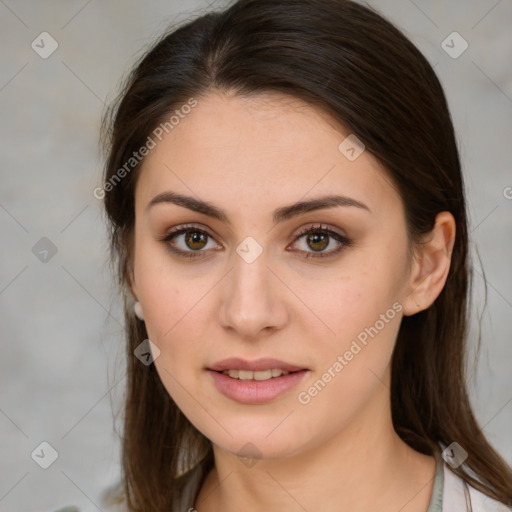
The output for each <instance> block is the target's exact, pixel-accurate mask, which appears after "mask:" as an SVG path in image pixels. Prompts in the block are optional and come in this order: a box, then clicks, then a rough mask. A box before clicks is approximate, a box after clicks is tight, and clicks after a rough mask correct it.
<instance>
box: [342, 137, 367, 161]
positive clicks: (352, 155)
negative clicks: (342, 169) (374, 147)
mask: <svg viewBox="0 0 512 512" xmlns="http://www.w3.org/2000/svg"><path fill="white" fill-rule="evenodd" d="M338 149H339V151H340V153H341V154H342V155H343V156H345V158H346V159H347V160H350V161H351V162H353V161H354V160H357V159H358V158H359V157H360V156H361V155H362V153H363V152H364V150H365V149H366V146H365V145H364V144H363V142H362V141H361V140H360V139H359V137H357V136H356V135H354V134H353V133H352V134H350V135H349V136H348V137H347V138H346V139H344V140H343V141H342V142H341V144H340V145H339V146H338Z"/></svg>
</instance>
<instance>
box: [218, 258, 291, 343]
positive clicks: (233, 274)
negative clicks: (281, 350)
mask: <svg viewBox="0 0 512 512" xmlns="http://www.w3.org/2000/svg"><path fill="white" fill-rule="evenodd" d="M233 260H234V264H233V268H232V269H231V271H230V272H229V273H228V275H227V276H226V277H225V279H226V280H227V284H225V285H224V288H223V293H222V297H221V305H220V311H219V322H220V323H221V325H222V326H223V327H224V328H226V329H230V330H232V331H233V332H234V333H236V335H237V336H238V337H240V338H243V339H245V340H253V341H254V340H256V339H258V338H259V337H261V336H263V335H264V333H268V332H270V331H275V330H279V329H282V328H283V327H284V326H285V325H286V323H287V322H288V320H289V304H288V300H289V299H290V292H289V291H288V289H287V288H286V286H285V285H284V284H283V282H282V278H281V279H280V278H279V276H278V274H279V272H277V271H276V270H274V269H272V268H270V266H269V261H268V258H267V257H266V254H265V251H263V253H262V254H261V255H260V256H259V257H258V258H257V259H256V260H255V261H253V262H251V263H248V262H246V261H245V260H244V259H243V258H242V257H240V256H239V255H238V254H234V255H233Z"/></svg>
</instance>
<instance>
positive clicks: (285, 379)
mask: <svg viewBox="0 0 512 512" xmlns="http://www.w3.org/2000/svg"><path fill="white" fill-rule="evenodd" d="M266 361H269V360H266ZM271 367H272V368H280V366H279V365H277V366H271ZM232 368H233V367H232ZM267 368H269V367H268V366H267ZM236 369H244V368H240V367H236ZM283 369H284V368H283ZM253 371H258V370H253ZM292 371H293V372H294V373H289V374H288V375H281V376H280V377H274V378H272V379H268V380H239V379H233V378H232V377H230V376H229V375H224V374H223V373H219V372H218V371H214V370H211V369H208V373H209V374H210V375H211V376H212V378H213V381H214V383H215V385H216V387H217V389H218V390H219V391H220V392H221V393H222V394H223V395H224V396H226V397H228V398H230V399H231V400H234V401H236V402H239V403H242V404H249V405H257V404H264V403H266V402H270V401H271V400H274V399H275V398H277V397H278V396H280V395H282V394H284V393H285V392H286V391H289V390H290V389H291V388H293V387H295V386H296V385H297V384H298V383H299V382H300V381H301V380H302V379H303V378H304V376H305V375H306V374H307V373H309V370H306V369H301V370H298V371H295V370H292Z"/></svg>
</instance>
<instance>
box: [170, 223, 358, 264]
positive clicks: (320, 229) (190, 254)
mask: <svg viewBox="0 0 512 512" xmlns="http://www.w3.org/2000/svg"><path fill="white" fill-rule="evenodd" d="M190 231H193V232H197V233H202V234H205V235H207V236H208V237H210V238H212V239H213V238H214V237H213V236H212V235H211V234H210V233H209V232H208V231H206V230H204V229H200V228H198V227H197V226H195V225H193V224H187V225H184V226H180V227H178V228H176V229H173V230H172V231H170V232H169V233H167V234H166V235H165V237H164V238H162V239H160V241H161V242H163V243H165V244H166V245H167V246H168V247H169V250H171V251H172V252H173V253H174V254H176V255H177V256H179V257H181V258H201V257H202V256H201V255H200V254H199V253H201V252H205V251H203V250H198V251H183V250H181V249H176V248H175V247H173V246H172V244H171V243H170V242H171V240H172V239H173V238H175V237H177V236H179V235H182V234H183V233H188V232H190ZM310 233H321V234H326V235H329V236H330V237H332V238H334V239H335V240H336V241H337V242H338V243H339V244H340V246H339V247H338V248H337V249H333V250H331V251H328V252H326V253H322V252H318V253H315V252H309V251H299V252H302V253H304V257H305V258H328V257H331V256H334V255H336V254H338V253H339V252H341V251H342V250H343V248H344V247H350V246H351V245H352V241H351V240H349V239H348V238H347V237H345V236H343V235H341V234H340V233H338V232H336V231H334V230H332V229H330V228H328V227H327V226H324V225H321V224H318V225H315V226H310V227H308V228H305V229H304V230H302V231H300V232H299V233H298V234H297V236H296V237H295V240H294V241H293V243H295V242H297V240H299V239H300V238H302V237H303V236H305V235H308V234H310Z"/></svg>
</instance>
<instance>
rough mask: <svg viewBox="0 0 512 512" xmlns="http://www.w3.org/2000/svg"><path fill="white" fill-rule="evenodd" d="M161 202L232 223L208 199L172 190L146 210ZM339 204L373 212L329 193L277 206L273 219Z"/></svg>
mask: <svg viewBox="0 0 512 512" xmlns="http://www.w3.org/2000/svg"><path fill="white" fill-rule="evenodd" d="M161 203H172V204H175V205H178V206H183V207H184V208H188V209H189V210H193V211H195V212H197V213H202V214H203V215H207V216H209V217H213V218H214V219H217V220H220V221H222V222H225V223H226V224H230V221H229V218H228V216H227V214H226V212H225V211H224V210H222V209H220V208H218V207H217V206H214V205H213V204H211V203H209V202H207V201H202V200H200V199H196V198H194V197H191V196H186V195H182V194H178V193H176V192H171V191H168V192H162V193H161V194H158V195H157V196H155V197H154V198H153V199H151V201H150V202H149V203H148V204H147V206H146V211H148V210H149V209H150V208H151V207H153V206H155V205H157V204H161ZM337 206H352V207H355V208H360V209H363V210H367V211H368V212H370V213H371V210H370V208H369V207H368V206H366V205H365V204H364V203H362V202H360V201H357V200H356V199H353V198H351V197H347V196H339V195H328V196H322V197H318V198H315V199H308V200H307V201H299V202H297V203H294V204H291V205H288V206H283V207H281V208H277V209H276V210H274V212H273V214H272V220H273V222H274V224H277V223H279V222H284V221H286V220H289V219H291V218H293V217H296V216H298V215H301V214H304V213H308V212H312V211H315V210H322V209H325V208H334V207H337Z"/></svg>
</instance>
